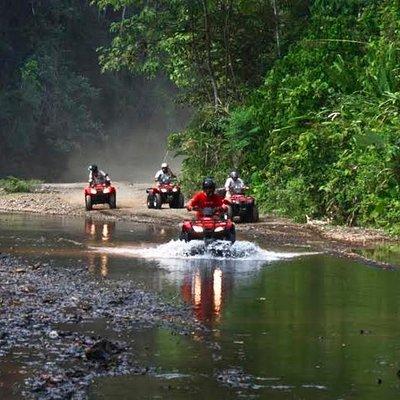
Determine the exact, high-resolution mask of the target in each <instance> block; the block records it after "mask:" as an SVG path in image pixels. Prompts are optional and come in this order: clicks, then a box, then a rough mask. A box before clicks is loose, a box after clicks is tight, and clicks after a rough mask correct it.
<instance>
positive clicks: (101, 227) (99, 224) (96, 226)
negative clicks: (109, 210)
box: [85, 218, 115, 242]
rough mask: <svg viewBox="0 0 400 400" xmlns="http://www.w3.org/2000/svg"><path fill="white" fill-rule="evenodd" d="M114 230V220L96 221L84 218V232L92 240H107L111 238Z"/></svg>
mask: <svg viewBox="0 0 400 400" xmlns="http://www.w3.org/2000/svg"><path fill="white" fill-rule="evenodd" d="M114 230H115V222H114V221H96V220H92V219H91V218H86V219H85V234H86V236H87V237H88V238H89V239H90V240H92V241H96V242H98V241H101V242H108V241H110V240H111V239H112V235H113V233H114Z"/></svg>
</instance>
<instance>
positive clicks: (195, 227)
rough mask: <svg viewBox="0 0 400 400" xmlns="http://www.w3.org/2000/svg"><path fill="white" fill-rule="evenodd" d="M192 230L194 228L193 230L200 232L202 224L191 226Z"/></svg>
mask: <svg viewBox="0 0 400 400" xmlns="http://www.w3.org/2000/svg"><path fill="white" fill-rule="evenodd" d="M193 230H194V231H195V232H197V233H201V232H203V227H202V226H197V225H195V226H194V227H193Z"/></svg>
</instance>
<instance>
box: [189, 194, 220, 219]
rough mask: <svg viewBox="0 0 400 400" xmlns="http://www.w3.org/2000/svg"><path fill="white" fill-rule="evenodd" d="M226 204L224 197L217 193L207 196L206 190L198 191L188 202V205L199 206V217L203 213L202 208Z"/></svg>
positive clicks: (191, 206)
mask: <svg viewBox="0 0 400 400" xmlns="http://www.w3.org/2000/svg"><path fill="white" fill-rule="evenodd" d="M223 205H224V199H223V198H222V197H221V196H218V195H217V194H215V193H214V194H212V195H211V196H207V195H206V194H205V193H204V192H198V193H196V194H195V195H194V196H193V197H192V198H191V199H190V200H189V201H188V203H187V207H190V208H193V207H197V208H199V209H200V210H199V211H197V217H198V218H199V217H201V216H202V215H203V213H202V211H201V209H203V208H208V207H209V208H221V207H222V206H223Z"/></svg>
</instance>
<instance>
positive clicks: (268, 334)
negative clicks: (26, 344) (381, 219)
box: [0, 215, 400, 400]
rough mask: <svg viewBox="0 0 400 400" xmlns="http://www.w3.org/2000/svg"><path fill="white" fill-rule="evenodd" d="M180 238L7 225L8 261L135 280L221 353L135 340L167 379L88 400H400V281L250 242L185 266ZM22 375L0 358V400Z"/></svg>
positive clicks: (34, 220)
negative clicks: (192, 321)
mask: <svg viewBox="0 0 400 400" xmlns="http://www.w3.org/2000/svg"><path fill="white" fill-rule="evenodd" d="M176 236H177V227H174V226H172V227H171V228H170V229H164V230H162V231H160V230H159V229H158V228H156V227H154V226H150V225H140V224H133V223H123V222H107V221H104V222H98V221H96V222H95V221H91V220H80V219H69V218H65V219H62V218H44V217H33V216H27V215H26V216H25V215H3V216H0V251H2V252H7V253H14V254H17V255H24V256H25V257H27V258H31V259H32V260H42V261H43V260H46V261H49V262H51V263H52V264H54V265H55V266H56V267H58V268H63V267H65V266H73V265H74V264H77V263H85V264H86V265H87V266H88V269H89V271H91V272H92V273H93V274H94V275H95V276H97V277H98V278H99V279H104V278H106V279H117V280H119V279H122V280H133V281H135V282H137V283H138V284H139V285H141V286H143V287H144V288H146V289H149V290H154V291H157V292H159V293H161V294H162V296H165V297H166V298H167V299H169V300H171V301H176V302H186V303H188V304H189V305H191V307H192V309H193V313H194V315H195V317H196V318H197V319H199V320H200V321H202V322H203V323H204V324H206V325H207V326H209V327H210V328H211V336H212V340H213V342H215V345H214V347H213V348H212V349H211V348H210V347H209V346H207V345H205V344H204V342H202V341H201V340H198V341H196V338H193V337H185V336H178V335H172V334H171V332H169V331H167V330H164V329H154V328H152V329H148V330H146V331H142V332H139V333H138V332H126V333H125V336H126V338H127V340H130V341H131V342H132V343H133V346H134V347H135V349H136V352H137V357H138V359H140V360H142V362H143V363H145V364H147V365H149V366H153V367H156V368H157V371H158V373H157V374H155V375H154V374H153V375H151V376H150V375H144V376H122V377H114V378H103V379H98V380H97V381H96V382H95V383H94V384H93V385H92V388H91V390H90V393H89V398H90V399H93V400H94V399H171V400H172V399H188V398H190V399H191V400H195V399H210V400H213V399H241V398H243V399H251V398H254V399H398V398H399V396H400V379H399V377H398V376H397V372H398V371H399V370H400V290H399V288H400V274H399V271H397V270H384V269H376V268H371V267H366V266H364V265H362V264H357V263H352V262H348V261H346V260H342V259H337V258H333V257H330V256H327V255H324V254H310V253H308V254H307V250H304V249H303V250H302V249H298V248H296V249H293V248H288V249H271V248H269V246H268V244H266V243H262V242H259V243H254V238H253V239H252V240H249V238H246V237H239V242H238V243H237V244H235V251H234V254H230V255H229V256H230V257H229V258H222V257H221V254H220V253H217V254H216V256H217V257H215V256H212V255H211V256H210V255H208V254H196V255H194V256H193V255H189V256H186V255H187V254H188V253H190V252H193V246H192V247H188V246H185V245H183V244H182V243H177V242H173V241H171V240H172V239H174V238H176ZM258 246H259V247H258ZM217 250H218V249H217ZM77 329H81V330H83V331H93V332H95V333H96V332H102V333H104V331H105V329H106V328H105V327H104V326H103V325H102V323H101V321H93V323H91V324H85V325H81V326H79V327H77ZM110 335H112V333H110ZM25 373H26V371H21V370H20V367H19V363H18V354H16V355H14V356H13V357H7V358H6V359H3V360H2V359H1V358H0V394H1V393H3V395H2V396H0V398H1V399H7V400H9V399H17V398H19V397H18V395H15V394H14V395H13V391H12V386H13V384H14V383H18V382H19V381H21V380H22V379H23V378H24V374H25Z"/></svg>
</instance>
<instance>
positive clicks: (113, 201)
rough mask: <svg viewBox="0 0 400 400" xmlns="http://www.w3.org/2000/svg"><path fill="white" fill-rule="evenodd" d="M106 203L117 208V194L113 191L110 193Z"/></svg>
mask: <svg viewBox="0 0 400 400" xmlns="http://www.w3.org/2000/svg"><path fill="white" fill-rule="evenodd" d="M108 204H109V205H110V208H117V196H116V195H115V193H113V194H110V197H109V200H108Z"/></svg>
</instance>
